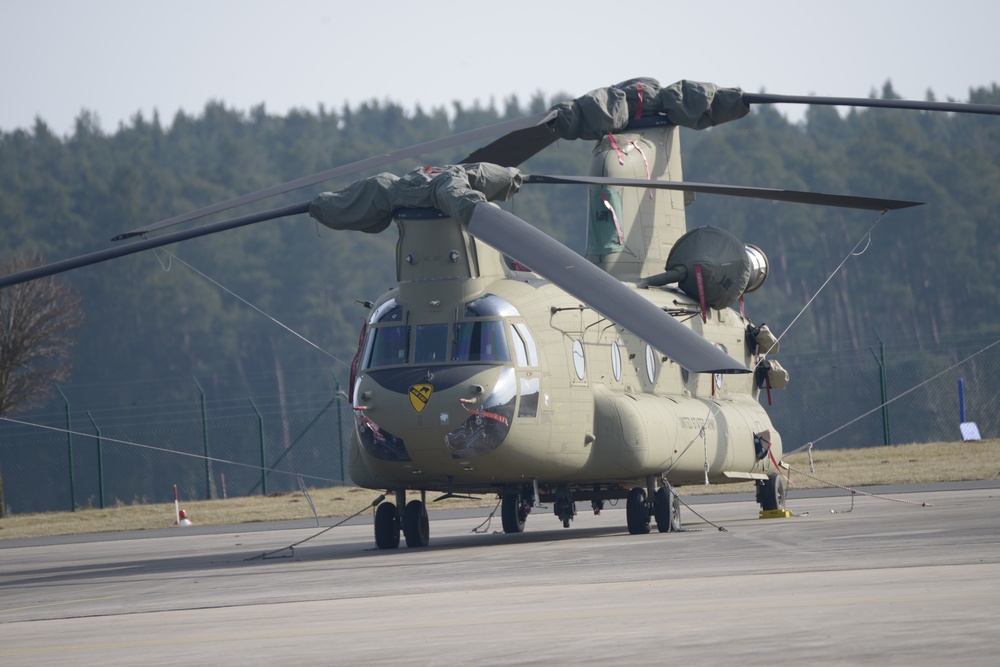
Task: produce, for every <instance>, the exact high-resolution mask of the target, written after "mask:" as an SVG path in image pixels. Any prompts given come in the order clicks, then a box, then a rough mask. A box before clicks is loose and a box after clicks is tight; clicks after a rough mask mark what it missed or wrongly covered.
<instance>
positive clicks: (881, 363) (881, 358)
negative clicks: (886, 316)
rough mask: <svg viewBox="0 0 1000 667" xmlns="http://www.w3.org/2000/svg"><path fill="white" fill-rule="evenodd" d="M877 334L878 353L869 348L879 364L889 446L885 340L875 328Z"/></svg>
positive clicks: (885, 440) (884, 430)
mask: <svg viewBox="0 0 1000 667" xmlns="http://www.w3.org/2000/svg"><path fill="white" fill-rule="evenodd" d="M875 336H876V337H877V338H878V352H879V353H878V354H877V355H876V354H875V350H872V349H871V348H868V349H869V351H871V353H872V356H873V357H875V363H877V364H878V377H879V385H880V386H881V388H882V444H884V445H885V446H886V447H888V446H889V445H890V444H892V441H891V439H890V438H889V397H888V392H887V391H886V386H885V384H886V383H885V342H884V341H883V340H882V336H879V333H878V329H876V330H875Z"/></svg>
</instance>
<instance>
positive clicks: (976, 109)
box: [743, 93, 1000, 116]
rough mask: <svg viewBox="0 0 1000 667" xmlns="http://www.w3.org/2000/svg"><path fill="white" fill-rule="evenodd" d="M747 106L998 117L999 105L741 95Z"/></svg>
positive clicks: (999, 113) (864, 98)
mask: <svg viewBox="0 0 1000 667" xmlns="http://www.w3.org/2000/svg"><path fill="white" fill-rule="evenodd" d="M743 101H744V102H746V103H747V104H817V105H821V106H833V107H873V108H875V107H879V108H883V109H910V110H916V111H955V112H958V113H978V114H989V115H991V116H1000V105H996V104H968V103H965V102H916V101H913V100H880V99H875V98H869V97H814V96H812V95H769V94H765V93H743Z"/></svg>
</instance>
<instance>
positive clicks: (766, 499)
mask: <svg viewBox="0 0 1000 667" xmlns="http://www.w3.org/2000/svg"><path fill="white" fill-rule="evenodd" d="M757 502H758V503H760V508H761V509H762V510H764V511H765V512H767V511H770V510H783V509H785V478H784V477H782V476H781V475H779V474H778V473H776V472H772V473H771V474H770V475H768V476H767V479H766V480H760V481H759V482H757Z"/></svg>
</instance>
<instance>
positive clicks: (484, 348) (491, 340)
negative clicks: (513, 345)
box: [451, 320, 510, 361]
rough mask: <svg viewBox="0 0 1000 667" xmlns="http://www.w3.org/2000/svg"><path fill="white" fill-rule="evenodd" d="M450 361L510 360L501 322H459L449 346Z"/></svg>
mask: <svg viewBox="0 0 1000 667" xmlns="http://www.w3.org/2000/svg"><path fill="white" fill-rule="evenodd" d="M451 360H452V361H510V350H509V349H508V348H507V337H506V335H505V334H504V327H503V322H500V321H497V320H484V321H477V322H459V323H457V324H456V325H455V338H454V340H453V341H452V346H451Z"/></svg>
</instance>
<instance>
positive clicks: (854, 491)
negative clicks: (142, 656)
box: [781, 463, 934, 511]
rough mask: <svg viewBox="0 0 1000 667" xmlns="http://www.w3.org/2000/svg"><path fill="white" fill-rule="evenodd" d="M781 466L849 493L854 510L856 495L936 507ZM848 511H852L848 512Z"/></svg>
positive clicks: (786, 465)
mask: <svg viewBox="0 0 1000 667" xmlns="http://www.w3.org/2000/svg"><path fill="white" fill-rule="evenodd" d="M781 465H782V467H783V468H784V469H785V470H787V471H788V472H789V473H793V472H794V473H798V474H800V475H803V476H805V477H808V478H809V479H811V480H813V481H816V482H819V483H820V484H826V485H827V486H833V487H836V488H838V489H843V490H844V491H847V492H849V493H850V494H851V509H854V496H855V495H860V496H868V497H869V498H877V499H879V500H888V501H890V502H893V503H903V504H904V505H913V506H914V507H934V505H932V504H930V503H918V502H916V501H913V500H903V499H902V498H892V497H890V496H881V495H879V494H877V493H868V492H867V491H861V490H859V489H854V488H851V487H849V486H844V485H842V484H837V483H836V482H830V481H827V480H825V479H820V478H819V477H816V476H815V475H810V474H809V473H807V472H803V471H802V470H797V469H796V468H793V467H791V466H790V465H788V464H787V463H782V464H781ZM848 511H850V510H848Z"/></svg>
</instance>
